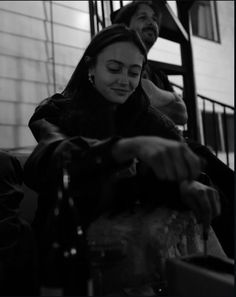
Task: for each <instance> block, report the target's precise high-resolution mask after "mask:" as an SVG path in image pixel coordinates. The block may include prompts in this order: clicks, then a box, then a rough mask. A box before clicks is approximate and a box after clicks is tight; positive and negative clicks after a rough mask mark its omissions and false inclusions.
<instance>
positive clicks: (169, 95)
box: [142, 78, 188, 125]
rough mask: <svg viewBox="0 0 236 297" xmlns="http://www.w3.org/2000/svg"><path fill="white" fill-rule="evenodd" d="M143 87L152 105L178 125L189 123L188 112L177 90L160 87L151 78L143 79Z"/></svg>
mask: <svg viewBox="0 0 236 297" xmlns="http://www.w3.org/2000/svg"><path fill="white" fill-rule="evenodd" d="M142 88H143V90H144V92H145V93H146V95H147V96H148V97H149V99H150V102H151V104H152V106H154V107H155V108H158V109H159V110H160V111H161V112H163V113H164V114H165V115H167V116H168V117H169V118H171V119H172V121H173V122H174V123H175V124H176V125H184V124H186V123H187V120H188V114H187V109H186V105H185V103H184V101H183V99H182V98H181V97H180V96H179V95H178V94H176V93H175V92H170V91H165V90H162V89H160V88H158V87H157V86H156V85H155V84H154V83H153V82H152V81H150V80H149V79H144V78H143V79H142Z"/></svg>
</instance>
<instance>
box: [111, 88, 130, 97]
mask: <svg viewBox="0 0 236 297" xmlns="http://www.w3.org/2000/svg"><path fill="white" fill-rule="evenodd" d="M112 90H113V91H114V92H115V93H116V94H118V95H119V96H124V95H127V94H128V93H129V92H130V91H129V90H122V89H112Z"/></svg>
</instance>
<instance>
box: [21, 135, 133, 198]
mask: <svg viewBox="0 0 236 297" xmlns="http://www.w3.org/2000/svg"><path fill="white" fill-rule="evenodd" d="M118 139H119V137H118V136H117V137H116V136H115V137H112V138H108V139H105V140H102V141H101V140H97V139H88V138H84V137H72V138H65V139H59V138H57V137H55V138H53V137H50V138H48V139H46V140H42V141H40V142H39V143H38V145H37V146H36V148H35V149H34V151H33V152H32V154H31V155H30V156H29V158H28V160H27V161H26V163H25V166H24V180H25V183H26V185H27V186H29V187H30V188H32V189H33V190H35V191H37V192H41V191H44V190H47V189H51V190H53V188H55V187H56V185H57V184H58V179H59V178H60V174H61V172H62V166H63V164H65V160H66V162H67V165H66V166H67V168H68V170H69V173H70V176H71V184H72V186H73V184H74V185H79V184H80V185H83V184H85V183H87V181H88V180H90V179H96V178H98V177H101V176H104V175H107V176H108V175H111V174H113V173H115V172H116V171H119V170H122V169H123V168H126V167H127V166H130V165H131V164H132V161H133V160H130V161H129V162H126V163H123V164H120V163H117V162H116V161H115V160H114V158H113V157H112V155H111V148H112V146H113V145H114V143H115V142H116V141H118ZM68 160H69V162H68Z"/></svg>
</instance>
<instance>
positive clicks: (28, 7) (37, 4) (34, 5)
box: [0, 1, 46, 19]
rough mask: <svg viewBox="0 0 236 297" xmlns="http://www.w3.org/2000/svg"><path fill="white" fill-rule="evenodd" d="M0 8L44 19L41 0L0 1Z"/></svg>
mask: <svg viewBox="0 0 236 297" xmlns="http://www.w3.org/2000/svg"><path fill="white" fill-rule="evenodd" d="M45 2H46V1H45ZM0 9H4V10H8V11H12V12H16V13H18V14H24V15H26V16H27V15H28V16H31V17H36V18H41V19H44V8H43V1H0Z"/></svg>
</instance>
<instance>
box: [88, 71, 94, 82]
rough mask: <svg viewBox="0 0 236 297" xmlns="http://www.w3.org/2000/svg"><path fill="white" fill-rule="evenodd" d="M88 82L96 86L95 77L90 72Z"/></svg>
mask: <svg viewBox="0 0 236 297" xmlns="http://www.w3.org/2000/svg"><path fill="white" fill-rule="evenodd" d="M88 80H89V81H90V83H91V84H92V85H94V75H92V74H91V73H90V72H89V74H88Z"/></svg>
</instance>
